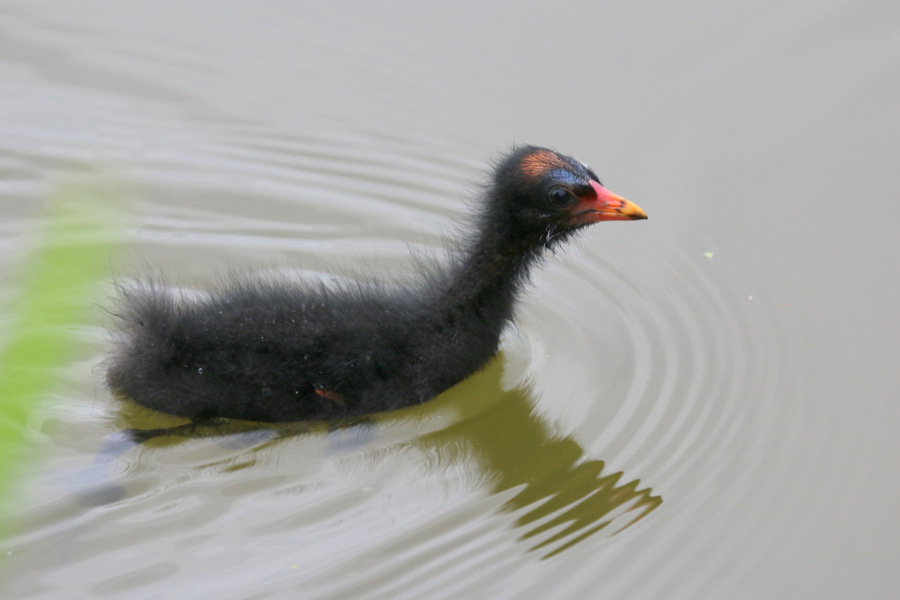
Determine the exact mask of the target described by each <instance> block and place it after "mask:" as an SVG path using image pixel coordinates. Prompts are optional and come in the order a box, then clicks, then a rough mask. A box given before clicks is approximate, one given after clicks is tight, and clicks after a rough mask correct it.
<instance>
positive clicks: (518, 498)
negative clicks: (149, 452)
mask: <svg viewBox="0 0 900 600" xmlns="http://www.w3.org/2000/svg"><path fill="white" fill-rule="evenodd" d="M501 376H502V360H495V361H493V362H492V363H491V364H490V365H489V366H488V368H486V369H485V370H483V371H482V372H481V373H478V374H477V375H475V376H474V377H472V378H470V379H469V380H467V381H465V382H463V383H462V384H460V385H459V386H457V387H456V388H454V389H453V390H451V391H450V392H448V393H447V394H444V395H442V396H441V397H439V398H437V399H435V400H433V401H431V402H429V403H426V404H424V405H422V406H419V407H413V408H411V409H404V410H401V411H396V412H395V413H387V414H383V415H377V416H374V417H367V418H361V419H355V420H353V421H343V422H332V423H328V424H322V423H289V424H278V425H269V424H261V423H248V422H241V421H229V420H224V419H217V420H211V421H205V422H191V423H186V424H181V425H176V426H172V427H163V428H155V429H137V428H130V429H123V430H122V431H120V432H118V433H116V434H113V435H112V436H110V437H109V438H108V440H107V442H106V444H105V445H104V447H103V449H102V450H101V452H100V455H99V456H98V457H97V460H96V461H95V462H94V463H93V464H92V465H91V466H90V467H89V468H87V469H85V470H84V471H82V472H80V473H79V474H78V476H76V477H73V478H72V481H71V487H72V491H73V494H74V495H75V496H76V498H78V499H79V501H80V502H82V503H83V504H89V505H96V504H105V503H106V502H112V501H118V500H120V499H122V497H123V496H124V495H125V493H124V490H122V489H121V487H120V486H119V485H118V484H116V483H114V482H112V481H110V480H109V479H108V478H107V475H106V473H107V470H108V466H109V465H110V463H112V462H113V461H114V460H116V459H117V458H118V457H119V456H121V455H122V454H123V453H124V452H127V451H128V450H130V449H132V448H134V447H135V446H137V445H139V444H143V443H150V444H151V445H154V446H158V445H162V446H166V445H169V444H172V443H178V442H179V441H180V440H183V439H186V438H191V439H196V438H217V437H221V438H222V440H221V441H220V442H219V443H220V445H221V446H222V447H223V448H228V449H239V448H241V447H246V448H248V450H249V451H251V452H257V451H260V450H262V449H264V448H266V447H268V446H270V445H271V444H274V443H281V442H282V441H283V440H285V439H287V438H290V437H293V436H297V435H303V434H305V433H310V432H322V431H323V430H326V429H327V431H328V435H327V442H326V443H327V450H328V453H329V454H346V453H348V452H352V451H354V450H357V449H359V448H363V449H364V448H365V446H366V444H368V443H370V442H371V441H372V440H373V439H374V438H375V437H376V436H377V433H378V429H379V427H389V426H390V425H391V423H392V422H393V423H394V424H397V423H398V422H402V421H403V420H406V419H410V420H414V421H420V422H422V423H427V421H428V418H427V417H428V416H429V415H433V414H434V413H436V412H438V411H447V410H452V411H454V412H456V413H459V414H460V415H461V417H462V418H460V419H458V420H456V422H454V424H452V425H451V426H449V427H445V428H442V429H440V430H438V431H433V432H429V433H425V434H423V435H421V436H420V437H418V438H415V439H414V440H413V441H411V442H410V443H411V444H412V445H413V446H418V447H420V448H421V449H424V450H427V451H429V453H433V454H435V455H437V456H440V457H441V460H442V461H447V460H450V461H467V462H470V463H471V462H473V458H474V463H475V464H477V465H478V467H479V468H480V469H481V470H482V471H483V474H484V475H486V479H487V480H488V481H490V482H491V483H490V485H491V490H492V492H493V493H498V494H499V493H504V492H509V491H511V490H518V491H517V493H515V495H514V496H512V498H510V499H509V500H508V501H507V502H506V503H505V504H504V505H503V509H504V510H505V511H509V512H512V513H518V518H517V520H516V525H517V526H518V527H520V528H522V529H523V533H522V535H521V536H520V538H519V539H520V540H521V541H526V540H530V541H528V542H527V543H529V544H531V546H530V548H529V551H540V552H543V553H544V556H543V558H549V557H551V556H554V555H556V554H559V553H560V552H563V551H565V550H567V549H569V548H571V547H572V546H574V545H576V544H578V543H579V542H581V541H583V540H585V539H587V538H588V537H590V536H592V535H595V534H597V533H598V532H601V531H604V530H606V533H607V534H608V535H614V534H615V533H618V532H619V531H621V530H622V529H625V528H627V527H629V526H630V525H632V524H634V523H635V522H637V521H638V520H640V519H642V518H643V517H645V516H646V515H647V514H649V513H650V512H652V511H653V510H655V509H656V508H657V507H658V506H659V505H660V504H662V498H661V497H660V496H654V495H653V492H652V490H651V489H650V488H643V489H639V486H640V481H639V480H633V481H626V482H624V483H623V482H622V480H623V478H624V473H622V472H621V471H620V472H615V473H610V472H606V468H605V465H604V462H603V461H602V460H592V459H589V458H587V457H586V456H585V452H584V449H583V448H582V447H581V446H580V445H579V443H578V442H577V441H576V440H575V439H573V438H572V437H570V436H566V435H559V434H556V433H554V431H553V430H552V428H551V427H550V425H549V424H548V423H547V422H546V420H545V419H544V418H542V416H541V415H540V414H539V413H538V412H537V411H536V410H535V405H534V401H533V400H532V398H531V397H530V396H529V394H528V393H527V392H526V391H525V390H522V389H518V388H517V389H513V390H509V391H505V390H503V388H502V385H501ZM122 406H123V410H122V413H121V416H122V418H123V422H124V423H128V421H129V420H130V419H129V413H130V412H131V406H132V405H131V404H130V403H127V402H126V403H123V405H122ZM146 412H147V411H146V410H145V409H140V414H144V415H146ZM253 464H255V461H248V462H244V461H242V466H241V468H245V467H247V466H251V465H253ZM437 468H441V465H438V466H437Z"/></svg>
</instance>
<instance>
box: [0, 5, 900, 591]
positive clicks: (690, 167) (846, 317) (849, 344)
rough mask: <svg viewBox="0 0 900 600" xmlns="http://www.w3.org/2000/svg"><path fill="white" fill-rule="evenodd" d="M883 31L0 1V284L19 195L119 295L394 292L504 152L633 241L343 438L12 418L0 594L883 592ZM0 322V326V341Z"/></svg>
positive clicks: (896, 490) (579, 248)
mask: <svg viewBox="0 0 900 600" xmlns="http://www.w3.org/2000/svg"><path fill="white" fill-rule="evenodd" d="M898 66H900V4H892V3H888V2H837V1H829V2H799V3H794V4H793V5H785V4H784V3H774V2H766V3H737V2H726V3H720V4H718V5H716V6H714V7H710V5H708V4H701V3H691V4H689V5H685V4H680V5H674V4H672V5H666V4H658V5H656V6H653V7H648V6H645V5H640V4H624V3H602V2H601V3H598V2H582V3H575V4H569V5H562V6H550V5H549V4H541V3H532V4H519V5H516V6H515V7H512V6H506V5H499V4H493V3H488V4H485V3H471V4H469V3H453V4H452V5H451V4H447V5H446V6H434V5H424V4H415V3H403V4H398V5H393V6H389V7H385V6H378V5H369V4H366V3H356V4H355V5H350V4H342V5H341V6H340V7H337V6H336V5H334V4H333V3H309V2H304V3H291V2H257V3H253V4H252V5H251V4H233V3H232V4H227V5H223V4H222V3H217V2H206V1H203V2H192V3H175V2H153V3H139V2H130V1H126V2H122V1H116V2H113V1H88V2H80V3H76V4H70V3H64V2H58V1H35V0H30V1H29V2H12V1H6V2H2V3H0V215H2V220H0V246H2V248H3V249H4V252H3V253H2V256H0V274H2V275H3V276H4V280H5V281H6V282H8V283H6V284H5V285H4V288H5V289H4V291H3V293H2V297H0V299H2V300H3V301H4V302H6V303H7V305H8V306H12V304H13V303H14V302H15V298H16V293H17V290H18V287H17V286H19V285H20V283H19V282H20V281H21V278H20V277H17V273H18V272H19V271H18V269H19V268H20V266H21V265H22V264H26V258H27V254H28V251H29V249H30V248H32V237H31V233H32V232H33V231H34V230H35V229H36V228H38V227H39V226H40V225H41V221H42V218H43V217H42V215H43V212H42V207H43V205H44V204H45V202H46V201H47V199H48V198H49V197H51V195H52V192H53V190H54V188H55V186H57V185H60V184H61V182H65V181H69V180H72V179H77V180H79V181H82V182H84V181H87V182H89V183H90V182H93V183H94V184H96V185H97V186H98V187H103V186H109V185H112V186H114V188H115V189H117V190H120V197H121V203H122V206H125V207H128V210H129V211H130V213H131V217H130V225H129V226H128V227H127V228H126V229H125V230H124V231H123V232H122V233H121V236H120V237H121V242H120V249H119V250H118V251H116V252H114V253H112V255H111V256H110V257H109V262H110V265H111V266H112V268H113V271H114V275H115V276H116V277H120V278H127V277H129V276H133V275H137V274H140V273H145V272H147V270H150V271H154V272H164V273H165V274H166V276H167V278H168V279H169V280H170V281H172V282H175V283H177V284H178V285H182V286H185V287H198V288H202V286H203V284H204V282H209V281H214V280H215V278H216V277H217V276H218V275H220V274H221V273H223V272H224V271H225V270H227V269H230V268H239V269H246V270H266V269H294V270H296V271H297V272H298V274H300V275H306V276H320V274H321V273H322V272H330V273H337V274H339V275H347V274H352V273H353V272H355V271H358V270H359V269H360V268H362V269H365V270H366V271H370V272H373V273H380V274H384V275H390V276H401V277H402V276H403V275H404V274H406V273H409V272H411V271H412V269H413V268H414V267H413V263H412V262H411V261H410V259H409V254H410V251H412V252H413V254H419V253H425V254H432V253H436V252H440V251H441V248H442V247H443V243H444V240H445V239H446V238H447V237H448V236H449V235H452V233H453V224H454V223H455V222H456V221H457V220H458V219H459V217H460V215H461V214H462V212H463V211H464V210H465V199H466V198H467V197H469V196H471V194H472V193H473V192H476V191H477V189H478V184H479V183H480V182H481V181H482V180H483V177H484V173H485V171H486V168H487V167H486V164H487V162H488V161H489V160H490V159H491V158H493V157H496V156H497V155H498V154H499V153H500V152H502V151H503V150H504V149H506V148H508V147H509V146H510V145H511V144H513V143H517V142H518V143H524V142H529V143H536V144H542V145H550V146H554V147H556V148H558V149H559V150H561V151H563V152H565V153H570V154H573V155H575V156H577V157H579V158H580V159H582V160H584V161H586V162H588V163H590V164H591V165H592V166H593V167H594V169H595V170H596V171H598V172H599V173H600V174H601V176H602V177H603V179H604V185H606V186H607V187H609V188H610V189H612V190H614V191H616V192H618V193H621V194H622V195H624V196H626V197H628V198H630V199H632V200H634V201H636V202H637V203H638V204H640V205H641V206H642V207H643V208H644V209H645V210H647V212H648V213H649V215H650V220H649V221H647V222H642V223H631V224H621V223H609V224H600V225H598V226H595V227H593V228H591V229H590V230H588V231H587V232H586V233H585V235H583V236H582V237H581V239H580V241H579V242H578V243H576V244H575V245H574V247H572V248H569V249H567V250H565V251H563V252H560V253H558V254H556V255H555V256H553V257H552V258H551V259H550V260H549V261H548V262H547V264H546V265H544V267H543V268H542V269H541V270H540V271H539V272H538V273H536V274H535V277H534V280H533V285H532V287H531V288H530V290H529V292H528V294H527V296H526V297H525V298H524V299H523V301H522V303H521V305H520V310H519V318H518V320H517V324H516V326H515V327H513V328H510V330H509V331H508V332H507V333H506V335H505V338H504V343H503V351H502V354H501V355H500V356H499V357H498V358H497V360H495V361H494V362H492V363H491V364H490V365H489V366H488V367H487V368H486V369H485V370H484V371H483V372H481V373H479V374H478V375H476V376H475V377H473V378H471V379H470V380H468V381H466V382H464V383H463V384H461V385H459V386H457V387H456V388H454V389H452V390H450V391H449V392H447V393H445V394H443V395H442V396H441V397H439V398H437V399H435V400H434V401H432V402H429V403H427V404H425V405H423V406H419V407H414V408H410V409H405V410H402V411H398V412H396V413H393V414H388V415H383V416H381V417H379V418H377V419H375V420H374V421H371V422H366V423H361V424H358V425H356V426H352V427H343V428H337V429H335V428H327V427H312V428H310V427H303V426H293V425H292V426H284V427H280V428H277V429H269V428H261V429H254V428H252V427H250V426H235V427H234V428H233V429H232V430H229V431H227V432H221V431H212V432H209V431H198V432H195V435H191V436H188V437H180V436H168V437H163V438H157V439H154V440H151V441H149V442H147V443H145V444H141V445H136V446H135V445H129V444H127V443H125V442H123V441H122V438H121V437H120V436H118V435H117V432H119V431H121V430H122V429H123V428H128V427H142V428H153V427H164V426H170V425H176V424H178V423H180V421H177V420H174V419H169V418H167V417H164V416H161V415H158V414H154V413H150V412H149V411H145V410H139V409H136V408H135V407H133V406H129V405H127V404H125V403H121V402H118V401H116V400H114V399H113V398H112V397H111V396H110V394H109V392H108V391H107V390H106V389H105V388H104V386H103V385H102V360H103V358H104V354H105V352H106V351H107V348H108V345H107V342H106V339H105V333H104V327H105V325H104V324H105V316H104V313H103V310H102V307H103V306H104V302H105V300H104V298H105V295H107V294H110V293H111V292H112V287H111V284H110V281H109V278H108V277H104V278H103V279H102V280H100V281H98V282H97V284H98V292H97V293H96V298H95V301H96V303H97V305H96V307H95V308H94V310H93V311H92V312H91V313H90V315H89V316H88V317H87V319H86V320H85V321H84V322H80V323H73V324H72V328H73V329H74V331H76V332H77V333H76V334H77V336H78V339H79V350H78V353H77V356H75V357H74V358H73V359H72V360H71V361H69V362H68V363H66V364H65V365H64V367H61V368H60V369H59V370H58V372H57V373H53V374H52V375H53V376H54V377H57V378H58V379H59V382H60V383H59V385H57V386H56V387H55V388H54V391H53V392H52V394H50V395H49V396H48V397H47V398H46V399H45V402H44V403H42V404H41V405H40V407H39V408H38V409H37V410H36V412H35V414H33V415H32V416H31V418H30V419H29V421H28V423H27V426H26V427H27V431H26V440H27V443H28V445H29V448H33V449H34V450H35V451H37V452H38V453H39V455H40V459H39V460H37V461H36V462H35V463H34V464H33V465H32V468H31V472H30V474H29V475H28V476H27V477H25V481H24V483H23V485H22V488H21V490H19V495H18V500H17V502H16V503H15V505H14V508H11V509H10V510H9V511H8V512H9V513H10V514H8V515H7V516H6V519H7V521H8V522H9V523H10V525H9V526H8V528H7V530H6V536H5V539H3V540H2V543H0V583H2V585H3V586H4V587H5V589H6V590H7V591H6V592H4V595H5V596H7V595H8V597H10V598H13V597H15V598H60V597H97V598H104V597H124V596H127V597H133V598H150V597H167V596H169V595H171V594H173V593H174V592H175V591H176V590H177V593H178V594H179V595H181V596H184V597H217V598H251V597H252V598H282V597H291V598H294V597H302V598H391V599H394V598H887V597H892V596H893V595H895V594H896V590H898V589H900V575H898V570H897V569H896V567H895V562H896V556H897V554H898V551H900V543H898V541H897V540H900V518H898V516H897V514H896V510H895V505H896V499H897V498H898V495H900V478H898V476H897V471H898V462H897V456H898V455H900V441H898V438H897V436H896V433H895V432H897V431H898V430H900V408H898V403H897V402H896V396H897V390H898V384H900V380H898V375H897V373H898V370H897V368H896V365H897V364H898V361H900V344H898V339H900V331H898V325H897V321H896V319H895V315H896V298H897V297H898V293H900V275H898V272H900V269H898V267H897V265H896V264H895V263H896V262H897V256H898V244H897V241H896V234H895V232H896V229H897V223H898V217H900V204H898V203H897V202H896V197H897V191H896V181H895V180H896V177H895V171H896V167H895V163H896V162H897V157H898V156H900V143H898V140H900V119H898V116H897V107H898V105H900V94H898V92H900V72H898ZM13 324H14V320H13V319H12V318H11V317H3V318H2V319H0V327H2V329H0V334H2V333H3V332H4V331H8V330H9V328H10V327H12V326H13Z"/></svg>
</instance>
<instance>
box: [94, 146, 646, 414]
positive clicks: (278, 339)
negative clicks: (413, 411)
mask: <svg viewBox="0 0 900 600" xmlns="http://www.w3.org/2000/svg"><path fill="white" fill-rule="evenodd" d="M646 218H647V215H646V214H644V211H642V210H641V209H640V208H639V207H638V206H636V205H635V204H633V203H631V202H629V201H627V200H625V199H624V198H621V197H620V196H617V195H616V194H613V193H612V192H609V191H607V190H606V189H604V188H603V187H602V186H601V185H600V183H599V179H598V178H597V175H595V174H594V172H593V171H591V169H590V168H588V167H587V166H586V165H585V164H583V163H581V162H579V161H577V160H575V159H573V158H570V157H568V156H563V155H562V154H559V153H557V152H555V151H553V150H549V149H547V148H539V147H535V146H524V147H519V148H517V149H514V150H513V151H512V152H511V153H510V154H509V155H507V156H506V157H505V158H503V159H502V160H501V161H500V162H499V163H498V164H497V166H496V169H495V171H494V174H493V177H492V179H491V181H490V183H489V185H488V186H487V187H486V189H485V192H484V196H483V198H482V199H481V201H480V204H479V206H478V208H477V210H476V214H475V222H474V227H473V228H472V232H471V235H470V236H469V237H468V238H466V239H464V240H463V241H462V243H461V244H460V246H459V252H458V253H457V254H456V255H454V256H453V257H452V258H451V259H450V260H449V261H447V262H445V263H444V264H443V265H441V266H437V267H429V268H423V269H421V272H420V273H419V275H418V277H417V278H416V279H415V280H414V281H411V282H407V283H404V284H403V285H402V286H394V285H392V284H388V283H379V282H358V283H343V284H329V285H325V284H322V283H313V282H302V281H288V280H285V279H281V278H271V277H236V276H235V277H232V278H231V279H230V280H229V282H228V283H226V284H224V285H222V286H220V287H219V288H218V289H214V290H212V291H210V292H206V293H203V294H189V295H186V294H184V293H180V292H178V291H175V290H172V289H171V288H166V287H162V286H160V285H158V284H153V283H136V284H134V285H132V286H131V287H125V288H123V290H122V292H121V295H120V298H119V300H118V306H117V310H115V311H114V313H115V314H116V317H117V318H118V319H117V320H118V330H119V331H118V333H119V335H118V337H117V341H116V343H115V344H116V347H115V349H114V352H113V355H112V357H111V360H110V365H109V370H108V373H107V381H108V383H109V386H110V388H111V389H112V390H113V392H115V393H116V394H117V395H120V396H125V397H128V398H130V399H132V400H134V401H135V402H137V403H138V404H141V405H143V406H146V407H149V408H152V409H156V410H159V411H162V412H166V413H170V414H174V415H181V416H185V417H191V418H195V419H202V418H215V417H228V418H236V419H244V420H251V421H272V422H274V421H303V420H318V419H329V418H336V417H347V416H355V415H362V414H366V413H373V412H379V411H385V410H391V409H395V408H400V407H403V406H408V405H411V404H416V403H420V402H424V401H426V400H429V399H430V398H433V397H434V396H436V395H437V394H439V393H440V392H442V391H444V390H446V389H447V388H449V387H451V386H453V385H455V384H456V383H459V382H460V381H462V380H463V379H465V378H466V377H468V376H469V375H471V374H472V373H474V372H475V371H478V370H479V369H480V368H481V367H482V366H483V365H484V364H485V363H486V362H487V361H488V360H489V359H490V358H491V357H492V356H494V354H495V353H496V352H497V346H498V342H499V339H500V334H501V332H502V330H503V328H504V327H505V326H506V324H507V323H509V322H510V320H511V319H512V317H513V309H514V306H515V299H516V295H517V294H518V293H519V291H520V290H521V288H522V287H523V285H524V284H525V283H526V282H527V280H528V273H529V269H530V268H531V266H532V265H534V264H535V263H536V262H538V261H539V259H540V257H541V254H542V253H543V252H544V251H546V250H547V249H549V248H553V247H554V246H556V245H558V244H560V243H561V242H563V241H564V240H566V239H567V238H569V236H571V235H572V233H574V232H575V231H577V230H579V229H581V228H583V227H586V226H588V225H591V224H592V223H597V222H600V221H626V220H635V219H646Z"/></svg>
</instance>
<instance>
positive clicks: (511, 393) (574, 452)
mask: <svg viewBox="0 0 900 600" xmlns="http://www.w3.org/2000/svg"><path fill="white" fill-rule="evenodd" d="M501 376H502V359H497V360H494V361H493V362H492V363H491V364H490V365H489V366H488V367H487V368H486V369H485V370H484V371H482V372H480V373H479V374H478V375H476V376H475V377H473V378H471V379H469V380H468V381H466V382H464V383H463V384H461V385H459V386H457V388H455V389H454V390H451V392H450V393H448V394H445V395H444V396H443V397H441V398H439V399H436V400H435V402H434V404H435V405H438V404H440V403H444V402H446V403H452V404H453V406H454V408H456V409H457V410H459V411H460V412H461V413H463V414H464V415H471V416H470V417H469V418H465V419H464V420H461V421H460V422H458V423H457V424H455V425H453V426H451V427H448V428H446V429H443V430H441V431H438V432H435V433H432V434H429V435H427V436H425V437H423V438H422V443H423V444H427V445H431V446H442V447H444V448H454V447H455V448H458V447H459V440H461V439H463V440H466V441H468V452H469V453H470V455H474V456H476V457H477V458H478V461H479V463H480V465H481V467H482V468H483V469H484V471H485V473H486V474H487V475H489V476H490V480H491V482H492V486H493V491H494V492H495V493H500V492H505V491H507V490H513V489H516V490H518V492H517V493H516V495H515V496H513V497H512V499H510V500H509V501H507V502H506V505H505V506H504V509H505V510H508V511H511V512H515V513H517V514H518V518H517V521H516V525H517V526H518V527H521V528H522V529H524V532H523V533H522V536H521V538H520V539H521V540H533V541H532V544H533V545H532V546H531V548H530V550H531V551H537V550H540V551H542V552H545V554H544V558H548V557H550V556H553V555H555V554H558V553H560V552H563V551H564V550H567V549H568V548H571V547H572V546H574V545H575V544H577V543H579V542H581V541H583V540H584V539H586V538H588V537H590V536H591V535H594V534H596V533H598V532H600V531H601V530H604V529H606V528H608V527H611V529H612V530H613V531H611V532H610V533H616V532H618V531H621V530H622V529H624V528H626V527H628V526H630V525H632V524H633V523H635V522H637V521H638V520H640V519H641V518H643V517H644V516H646V515H647V514H649V513H650V512H652V511H653V510H655V509H656V508H657V507H658V506H659V505H660V504H662V498H661V497H659V496H654V495H653V492H652V490H651V489H649V488H644V489H639V486H640V481H639V480H634V481H629V482H624V483H623V482H622V479H623V476H624V474H623V473H622V472H617V473H606V472H605V467H604V463H603V461H602V460H592V459H589V458H588V457H586V456H585V453H584V450H583V448H582V447H581V446H580V445H579V444H578V442H577V441H576V440H574V439H573V438H572V437H570V436H565V435H559V434H557V433H555V432H554V431H553V430H552V428H551V427H550V425H549V424H548V423H547V422H546V421H545V420H544V419H543V418H542V417H541V416H540V415H539V414H538V413H537V412H536V411H535V410H534V402H533V401H532V399H531V398H530V397H529V395H528V393H527V391H525V390H522V389H513V390H508V391H504V390H503V388H502V385H501Z"/></svg>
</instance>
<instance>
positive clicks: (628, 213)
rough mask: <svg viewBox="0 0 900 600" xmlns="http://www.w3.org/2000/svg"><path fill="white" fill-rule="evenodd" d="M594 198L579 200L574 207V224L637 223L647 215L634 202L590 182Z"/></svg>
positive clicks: (594, 182)
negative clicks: (602, 222) (603, 222)
mask: <svg viewBox="0 0 900 600" xmlns="http://www.w3.org/2000/svg"><path fill="white" fill-rule="evenodd" d="M591 187H592V188H594V194H595V197H593V198H580V199H579V200H578V204H576V205H575V208H574V209H573V212H574V213H575V222H576V224H578V225H587V224H589V223H599V222H600V221H637V220H639V219H646V218H647V213H645V212H644V211H643V210H641V207H640V206H638V205H637V204H635V203H634V202H629V201H628V200H626V199H625V198H623V197H622V196H619V195H618V194H614V193H612V192H611V191H609V190H608V189H606V188H605V187H603V186H602V185H600V184H599V183H597V182H596V181H591Z"/></svg>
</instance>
